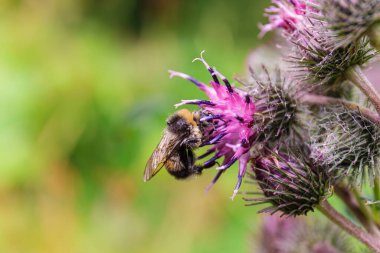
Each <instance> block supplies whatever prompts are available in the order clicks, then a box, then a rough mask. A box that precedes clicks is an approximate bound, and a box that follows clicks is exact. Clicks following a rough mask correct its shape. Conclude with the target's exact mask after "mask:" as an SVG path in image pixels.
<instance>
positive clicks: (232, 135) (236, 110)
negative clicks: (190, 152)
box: [170, 52, 256, 198]
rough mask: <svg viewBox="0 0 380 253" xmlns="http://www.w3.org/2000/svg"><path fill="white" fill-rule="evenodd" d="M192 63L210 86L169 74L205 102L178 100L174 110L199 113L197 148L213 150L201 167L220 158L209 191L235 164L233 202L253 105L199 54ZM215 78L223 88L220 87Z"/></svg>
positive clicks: (249, 135) (243, 166) (241, 172)
mask: <svg viewBox="0 0 380 253" xmlns="http://www.w3.org/2000/svg"><path fill="white" fill-rule="evenodd" d="M202 53H203V52H202ZM195 60H200V61H201V62H202V63H203V64H204V65H205V67H206V68H207V70H208V71H209V72H210V74H211V76H212V79H213V81H211V82H210V84H211V86H208V85H206V84H204V83H201V82H199V81H197V80H196V79H195V78H193V77H191V76H189V75H187V74H184V73H180V72H175V71H170V77H173V76H178V77H182V78H184V79H187V80H189V81H191V82H193V83H194V84H195V85H197V87H198V88H199V89H201V90H202V91H203V92H205V93H206V95H207V96H208V97H209V100H197V99H196V100H182V102H181V103H179V104H177V105H176V106H177V107H178V106H181V105H185V104H195V105H198V106H199V107H200V109H201V115H202V117H201V118H200V122H201V123H205V124H206V127H204V128H203V131H202V132H203V137H204V142H203V144H202V145H201V146H206V145H213V146H212V147H211V148H210V149H209V150H208V151H207V152H206V153H205V154H203V155H201V156H199V157H198V159H203V158H205V157H207V156H209V155H211V154H214V156H213V157H211V158H210V159H209V160H207V161H206V162H204V164H203V167H204V168H208V167H211V166H212V165H214V164H215V163H216V160H217V159H219V158H221V157H223V158H224V160H223V163H222V164H221V165H220V166H219V167H217V170H218V173H217V175H216V176H215V178H214V180H213V181H212V183H211V185H210V186H209V187H211V186H212V185H213V184H214V183H215V182H216V181H217V180H218V179H219V177H220V176H221V174H222V173H223V172H224V171H225V170H226V169H228V168H229V167H230V166H231V165H232V164H234V163H235V162H236V161H237V160H239V173H238V182H237V184H236V187H235V190H234V194H233V196H232V198H234V197H235V195H236V193H237V191H238V189H239V188H240V185H241V182H242V178H243V176H244V174H245V172H246V168H247V163H248V161H249V160H250V155H249V152H248V151H249V149H250V148H251V146H252V143H253V141H254V138H255V136H256V132H255V131H254V129H253V124H254V113H255V111H256V108H255V104H254V103H253V101H252V99H251V98H250V96H249V95H248V94H246V93H245V92H243V91H241V90H238V89H236V88H235V87H233V86H232V85H231V84H230V83H229V81H228V80H227V78H225V77H224V76H223V75H222V74H220V73H219V72H218V71H216V69H212V68H211V67H210V66H209V65H208V64H207V62H206V61H205V60H204V59H203V57H202V54H201V58H197V59H195ZM219 78H220V79H221V80H222V81H223V83H224V85H222V84H221V83H220V81H219Z"/></svg>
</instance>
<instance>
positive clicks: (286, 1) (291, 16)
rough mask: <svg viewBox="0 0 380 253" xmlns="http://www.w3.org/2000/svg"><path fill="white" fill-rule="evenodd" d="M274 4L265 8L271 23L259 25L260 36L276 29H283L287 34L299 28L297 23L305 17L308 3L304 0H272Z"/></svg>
mask: <svg viewBox="0 0 380 253" xmlns="http://www.w3.org/2000/svg"><path fill="white" fill-rule="evenodd" d="M272 3H273V6H270V7H269V8H267V9H266V10H265V12H266V14H265V16H267V17H268V19H269V23H268V24H266V25H259V27H260V29H261V33H260V34H259V36H260V37H263V36H264V35H265V34H266V33H267V32H269V31H273V30H275V29H282V30H283V31H284V32H285V33H286V34H292V33H293V32H294V31H295V30H297V24H298V23H299V22H300V21H301V20H302V19H304V16H305V12H306V11H307V5H306V4H305V3H304V1H302V0H272Z"/></svg>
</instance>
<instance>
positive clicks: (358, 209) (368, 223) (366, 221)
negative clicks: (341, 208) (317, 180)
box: [334, 185, 378, 234]
mask: <svg viewBox="0 0 380 253" xmlns="http://www.w3.org/2000/svg"><path fill="white" fill-rule="evenodd" d="M334 189H335V193H336V194H337V196H338V197H339V198H340V199H341V200H342V201H343V202H344V203H345V204H346V206H347V207H348V209H349V210H350V211H351V213H352V214H353V215H355V217H356V218H357V219H358V221H359V222H360V223H361V224H362V225H363V226H364V227H365V229H366V230H367V231H368V232H370V233H373V234H378V230H377V227H376V225H375V224H374V222H373V220H372V219H371V213H370V212H368V210H363V208H362V206H361V205H360V203H359V201H358V200H357V198H356V197H355V196H354V195H353V194H352V192H351V191H349V190H348V189H347V188H346V187H344V186H340V185H336V186H335V187H334Z"/></svg>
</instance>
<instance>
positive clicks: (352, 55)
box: [291, 22, 377, 97]
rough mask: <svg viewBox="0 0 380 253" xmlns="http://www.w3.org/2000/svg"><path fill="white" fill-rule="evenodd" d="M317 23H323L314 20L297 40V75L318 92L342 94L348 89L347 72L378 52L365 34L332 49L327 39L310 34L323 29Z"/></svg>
mask: <svg viewBox="0 0 380 253" xmlns="http://www.w3.org/2000/svg"><path fill="white" fill-rule="evenodd" d="M317 26H321V25H318V22H315V23H312V24H311V26H310V27H308V28H307V29H306V30H304V31H302V32H301V34H302V36H301V37H302V39H301V40H299V41H297V42H295V48H294V52H293V53H292V55H291V58H292V60H291V63H292V64H293V66H292V68H293V69H294V70H295V75H294V76H295V78H296V79H297V80H300V81H302V82H305V83H308V84H311V85H314V87H315V88H316V89H317V91H318V92H319V93H323V94H324V95H329V96H335V97H341V96H342V91H344V90H345V89H342V84H343V82H344V81H345V80H346V76H345V74H346V72H347V71H349V70H350V69H351V68H352V67H355V66H361V65H363V64H365V63H367V62H368V61H369V60H370V59H371V58H373V57H374V56H376V54H377V52H376V51H375V50H374V49H373V48H372V47H371V46H370V45H369V40H368V38H365V37H364V38H362V39H360V40H359V41H357V42H356V43H352V44H350V45H348V46H346V47H339V48H335V49H332V48H331V41H329V40H328V38H324V37H320V36H318V35H316V34H313V33H311V31H312V30H313V29H315V30H318V29H324V28H320V27H319V28H318V27H317ZM314 27H315V28H314Z"/></svg>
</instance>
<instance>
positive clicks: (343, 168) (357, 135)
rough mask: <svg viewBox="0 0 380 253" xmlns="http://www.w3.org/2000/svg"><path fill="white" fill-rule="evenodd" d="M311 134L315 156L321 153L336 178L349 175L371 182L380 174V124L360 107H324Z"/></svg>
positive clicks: (358, 181) (354, 180)
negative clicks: (315, 130) (366, 114)
mask: <svg viewBox="0 0 380 253" xmlns="http://www.w3.org/2000/svg"><path fill="white" fill-rule="evenodd" d="M317 125H318V133H317V134H315V135H314V136H313V137H312V140H313V156H314V157H319V159H320V160H321V161H323V163H324V164H325V165H326V167H327V168H328V171H329V174H330V175H331V176H333V177H334V178H335V179H336V180H340V179H342V178H345V177H348V178H349V180H350V182H351V183H353V184H356V185H362V184H363V183H364V182H365V181H366V178H367V177H368V179H369V182H370V185H373V182H374V180H375V178H376V177H378V176H379V175H380V128H379V127H378V126H377V125H376V124H375V123H374V122H372V121H370V120H368V119H367V118H365V117H364V116H363V115H361V114H360V112H358V111H356V110H355V111H351V110H347V109H345V108H343V107H333V108H329V109H325V111H324V112H323V113H322V116H321V119H320V120H319V121H318V124H317Z"/></svg>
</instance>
